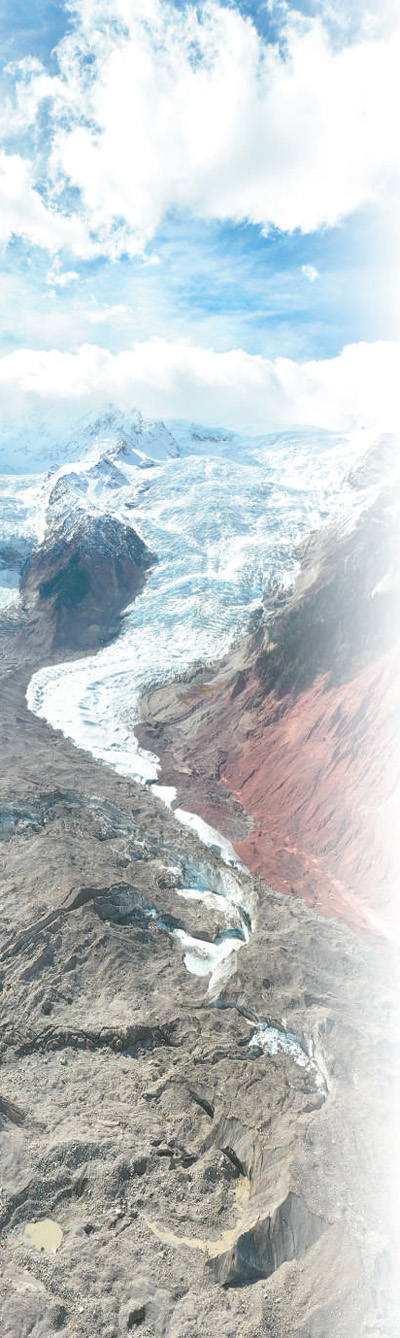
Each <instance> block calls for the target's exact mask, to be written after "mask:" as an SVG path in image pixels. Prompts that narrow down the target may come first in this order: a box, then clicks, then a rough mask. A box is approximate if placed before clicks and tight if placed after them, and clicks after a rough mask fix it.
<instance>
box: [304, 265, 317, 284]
mask: <svg viewBox="0 0 400 1338" xmlns="http://www.w3.org/2000/svg"><path fill="white" fill-rule="evenodd" d="M301 269H302V274H304V276H305V278H306V279H309V280H310V283H314V282H315V279H318V278H319V273H318V270H317V269H316V268H315V265H302V266H301Z"/></svg>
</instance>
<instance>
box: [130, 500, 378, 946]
mask: <svg viewBox="0 0 400 1338" xmlns="http://www.w3.org/2000/svg"><path fill="white" fill-rule="evenodd" d="M398 515H399V503H398V496H397V497H396V495H395V493H394V492H393V491H392V492H391V493H390V494H389V492H388V491H386V492H385V491H382V492H381V493H380V495H379V497H378V498H376V497H375V499H374V501H373V502H372V504H371V505H370V506H369V507H367V508H364V511H363V512H362V514H361V515H360V516H359V518H358V519H357V520H355V521H354V522H353V523H352V524H351V525H348V524H347V525H346V526H344V525H343V526H342V525H338V526H336V527H335V528H332V529H331V530H330V531H327V532H325V534H324V535H323V537H322V538H320V537H318V536H316V537H315V538H312V539H311V540H310V541H309V543H308V544H307V545H306V547H305V548H304V550H303V553H302V568H301V573H300V577H299V580H298V583H297V586H296V588H295V591H294V593H293V594H292V595H291V596H290V598H289V599H288V600H286V602H285V603H284V605H283V607H282V603H281V604H280V607H279V611H278V612H277V613H276V614H275V617H273V618H272V620H271V621H270V623H269V625H268V628H267V630H265V626H263V624H262V623H261V624H260V627H259V629H258V631H257V632H256V633H255V634H253V636H252V637H251V638H249V639H248V642H247V646H244V647H242V648H239V651H237V652H236V653H234V654H233V655H232V656H231V657H230V658H228V659H227V660H226V661H225V662H224V664H223V665H222V666H219V667H218V670H217V671H216V672H215V673H214V674H212V673H211V674H210V675H209V676H208V678H207V681H204V677H203V679H202V680H200V676H199V675H197V677H194V678H192V679H191V680H190V683H188V682H186V683H184V684H182V683H181V684H180V685H179V686H178V688H177V689H176V690H175V694H173V693H171V689H170V688H168V687H167V688H164V689H160V690H159V691H158V692H157V691H153V692H151V693H149V694H148V695H147V697H146V699H145V701H144V718H145V720H146V721H147V722H148V723H149V724H150V725H151V731H150V733H142V735H141V737H142V739H144V738H146V737H147V738H149V739H151V746H152V748H153V749H155V750H156V751H157V752H158V753H159V754H160V756H161V759H162V763H163V776H165V778H166V779H168V782H169V783H175V784H177V785H178V789H179V788H180V786H181V785H182V780H183V773H184V772H186V773H188V774H186V775H185V777H184V785H185V790H186V792H187V789H188V783H189V792H190V790H191V793H192V806H193V807H194V808H195V809H196V811H197V812H201V813H202V815H203V816H204V817H205V818H206V820H207V821H208V822H211V823H212V824H214V825H215V826H216V827H218V828H220V829H221V830H226V831H227V833H228V834H229V835H230V837H231V839H232V837H233V839H234V841H235V835H236V842H235V848H236V850H237V852H238V854H239V855H240V856H241V858H242V859H243V861H244V863H245V864H246V865H248V867H249V868H250V869H251V870H252V872H253V873H257V874H259V875H262V876H263V877H264V878H265V879H266V880H267V881H268V882H270V883H272V885H273V886H274V887H276V888H278V889H279V890H281V891H285V892H287V893H289V894H291V895H295V896H301V897H302V898H303V899H304V900H305V901H306V902H307V904H308V905H309V906H312V907H314V908H315V910H316V911H317V912H318V913H319V914H321V915H324V916H334V917H335V918H337V919H340V920H342V921H343V922H344V923H346V924H348V925H349V926H350V927H352V928H354V929H356V930H358V931H360V932H364V933H367V934H372V935H376V934H380V933H382V934H384V935H386V936H388V937H389V938H392V937H393V935H395V937H396V939H397V937H398V933H399V928H398V912H397V886H398V873H399V863H400V861H399V857H398V851H397V847H398V840H397V826H398V814H399V798H398V781H399V763H398V758H399V746H398V745H399V732H400V686H399V684H400V675H399V659H400V653H399V640H400V637H399V632H400V627H399V616H398V608H399V569H398V552H397V533H398ZM207 776H211V777H213V778H214V784H213V787H212V789H211V791H210V787H208V799H207V800H205V790H206V783H207ZM221 786H222V787H224V788H225V790H228V791H229V794H230V796H231V799H230V805H229V807H227V802H226V800H224V799H223V798H222V797H221V798H220V797H219V796H220V792H221ZM210 793H211V796H212V798H211V802H210ZM396 796H397V797H396ZM234 800H236V801H238V804H239V805H240V806H241V807H242V811H243V810H244V811H245V813H246V814H248V815H251V818H252V820H253V821H252V824H251V830H248V832H247V834H245V835H243V830H239V829H238V826H237V825H236V824H237V819H236V813H235V808H234ZM190 806H191V805H190V803H188V802H187V793H186V802H185V807H190ZM237 811H240V810H239V809H238V810H237ZM235 826H236V831H235Z"/></svg>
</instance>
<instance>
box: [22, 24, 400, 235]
mask: <svg viewBox="0 0 400 1338" xmlns="http://www.w3.org/2000/svg"><path fill="white" fill-rule="evenodd" d="M70 8H71V9H72V11H73V14H74V17H75V27H74V29H73V32H72V34H71V35H70V36H69V37H67V38H66V39H64V42H63V43H61V44H60V47H59V61H60V70H59V73H58V74H57V76H55V77H54V80H52V79H51V77H50V76H48V75H46V76H44V74H43V72H41V73H39V72H38V70H37V69H36V67H35V68H34V69H33V70H29V69H28V70H27V71H26V72H25V93H24V96H23V95H22V92H21V90H20V94H19V107H20V114H22V113H21V108H22V109H23V107H24V106H26V107H27V108H28V112H27V115H28V114H29V116H30V117H31V115H32V112H31V107H32V105H34V106H35V107H36V108H37V107H38V106H39V104H40V101H41V98H42V97H43V98H44V97H45V98H46V99H47V100H48V99H49V98H50V100H51V99H52V118H53V119H52V137H51V160H50V176H51V178H52V181H53V186H54V189H55V190H57V191H58V192H61V195H60V198H62V189H63V186H64V185H65V183H67V184H68V186H71V185H72V186H73V187H74V188H75V189H76V190H77V191H78V192H79V195H80V200H81V207H82V211H83V218H84V220H85V225H86V229H87V230H91V231H93V232H94V233H95V234H96V235H97V236H98V237H99V238H100V239H101V244H102V246H103V248H104V250H107V251H108V253H109V254H111V255H113V254H118V253H120V252H121V251H122V250H124V249H125V250H127V251H128V252H130V253H131V254H134V253H135V252H136V253H137V252H139V251H140V250H143V248H144V247H145V246H146V243H147V242H148V240H149V239H150V238H151V237H152V236H153V235H154V233H155V231H156V230H157V227H158V226H159V224H160V222H161V221H162V219H163V217H164V216H165V214H166V213H167V212H168V211H169V210H171V209H178V210H179V209H184V210H188V211H190V212H192V213H195V214H197V215H200V216H201V217H204V218H216V219H233V220H250V221H251V222H253V223H256V224H259V225H260V226H261V227H262V228H264V229H267V228H268V227H269V226H270V225H274V226H276V227H278V228H280V229H283V230H287V231H291V230H294V229H296V228H300V229H302V230H303V231H312V230H315V229H317V228H319V227H321V226H323V225H326V224H328V225H333V224H336V223H337V222H338V220H340V219H341V218H343V217H345V216H346V215H348V214H349V213H351V212H352V211H353V210H355V209H357V208H358V207H359V206H360V205H362V204H363V203H364V202H366V201H370V200H373V199H375V198H377V197H378V196H379V195H380V194H382V192H383V193H384V192H385V190H389V189H390V182H391V181H392V179H393V175H394V174H398V169H399V147H398V130H397V127H398V124H399V121H400V81H399V79H398V69H399V64H400V32H399V29H397V31H395V32H393V31H392V32H391V33H390V34H389V35H386V36H381V37H380V38H379V37H375V38H372V39H371V38H364V39H362V38H361V39H359V40H357V41H354V42H352V43H348V44H347V45H346V46H344V47H341V48H340V47H338V46H337V45H332V42H331V39H330V37H329V34H328V30H327V29H326V28H324V26H323V23H322V22H321V21H320V20H319V19H316V18H314V19H309V20H305V19H304V18H303V19H302V20H301V19H300V18H299V16H298V15H297V19H295V18H294V16H293V11H290V10H288V17H287V18H286V20H285V22H286V27H285V31H284V37H285V54H284V55H283V54H282V51H280V50H279V49H278V47H277V46H273V45H271V44H268V43H267V42H266V41H265V40H264V39H263V38H262V37H261V36H260V34H259V33H258V32H257V30H256V28H255V27H254V25H253V24H252V23H251V21H250V20H249V19H245V18H244V17H243V15H241V14H240V12H239V10H238V9H235V8H233V7H231V6H229V7H226V6H225V5H221V4H218V3H214V0H209V3H206V4H205V5H204V6H203V7H202V8H201V9H200V10H198V9H196V8H194V7H191V6H188V7H186V8H185V9H183V10H182V9H181V10H177V9H176V8H175V7H174V6H173V5H171V4H169V3H167V0H146V2H144V0H113V4H111V3H110V0H75V3H74V4H73V5H70ZM88 57H90V60H89V61H88ZM23 73H24V72H23ZM29 91H30V92H31V98H32V101H31V100H30V97H29ZM48 105H49V103H48ZM54 199H56V196H54ZM64 222H65V220H64ZM44 232H45V230H44ZM44 244H45V243H44ZM71 245H72V239H71Z"/></svg>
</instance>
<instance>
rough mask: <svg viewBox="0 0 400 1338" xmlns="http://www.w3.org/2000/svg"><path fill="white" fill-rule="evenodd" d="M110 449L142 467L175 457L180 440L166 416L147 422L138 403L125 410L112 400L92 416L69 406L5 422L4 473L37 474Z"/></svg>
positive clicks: (0, 462)
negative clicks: (137, 405)
mask: <svg viewBox="0 0 400 1338" xmlns="http://www.w3.org/2000/svg"><path fill="white" fill-rule="evenodd" d="M105 452H107V453H108V454H109V455H111V457H112V458H117V457H118V456H122V457H123V458H124V459H125V460H126V461H127V462H128V463H130V464H131V465H137V466H139V467H141V468H147V467H149V466H151V465H152V464H153V463H154V462H155V461H157V462H160V461H164V460H167V459H169V458H172V459H173V458H175V457H176V456H177V455H178V454H179V445H178V442H177V441H175V438H174V437H173V435H172V432H170V431H169V429H168V428H167V427H166V426H165V423H163V422H162V421H160V420H159V421H155V422H145V421H144V419H143V418H142V415H141V414H140V413H139V411H138V410H137V409H134V410H132V411H131V412H130V413H123V412H122V411H120V410H118V409H115V408H114V407H113V406H112V405H107V406H106V407H105V408H104V410H103V411H102V413H100V414H99V415H98V416H97V417H95V418H93V416H92V415H91V414H85V415H83V416H82V415H81V414H80V413H79V411H78V410H76V411H75V412H74V409H73V407H70V408H69V411H68V414H67V415H66V414H65V412H64V413H63V415H62V417H61V416H60V414H59V413H58V414H57V415H56V414H54V413H53V416H47V417H46V418H41V417H40V416H39V415H33V416H32V417H30V418H29V419H28V420H27V421H26V422H24V423H23V424H21V422H19V421H18V420H16V421H10V422H9V423H7V422H5V421H4V422H3V424H2V428H1V439H0V474H37V473H43V472H44V471H45V470H48V469H50V468H51V467H52V466H57V465H60V464H66V463H67V462H69V461H72V460H75V461H76V460H82V459H87V458H89V457H92V458H93V461H95V460H96V458H98V457H99V455H103V454H104V453H105Z"/></svg>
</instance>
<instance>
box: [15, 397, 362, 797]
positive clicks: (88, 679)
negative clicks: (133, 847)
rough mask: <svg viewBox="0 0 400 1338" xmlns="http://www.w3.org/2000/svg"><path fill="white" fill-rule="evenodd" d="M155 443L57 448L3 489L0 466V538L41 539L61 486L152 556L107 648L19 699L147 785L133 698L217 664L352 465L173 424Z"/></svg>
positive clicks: (340, 447)
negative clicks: (0, 527) (58, 482)
mask: <svg viewBox="0 0 400 1338" xmlns="http://www.w3.org/2000/svg"><path fill="white" fill-rule="evenodd" d="M146 433H147V435H146ZM159 434H160V448H159V450H158V453H157V441H158V438H157V425H152V428H151V431H150V432H149V431H147V429H146V432H144V430H143V427H141V429H140V436H139V437H138V438H137V439H136V438H135V442H136V446H135V449H133V445H134V442H133V438H132V441H131V443H130V448H129V449H128V450H124V449H123V450H122V451H121V450H120V449H118V448H116V437H117V433H116V429H115V424H114V426H113V435H112V437H111V439H110V440H109V439H108V438H107V433H106V429H105V431H104V433H103V436H102V433H101V431H100V432H99V434H98V436H97V437H96V436H93V434H91V435H90V436H89V438H87V440H85V445H84V449H83V450H81V456H80V455H79V446H78V445H77V446H76V447H75V451H74V448H73V447H71V444H70V445H69V447H68V449H66V451H65V458H66V459H67V461H68V463H67V464H66V465H64V466H61V465H60V455H59V451H58V452H57V453H56V455H55V464H54V466H53V469H52V473H51V478H50V479H49V481H48V483H46V481H45V479H44V478H43V476H42V477H40V476H38V475H36V478H35V480H33V479H32V478H31V477H30V478H26V479H24V478H23V477H21V475H20V476H19V477H18V478H15V479H14V480H13V478H12V476H11V474H10V465H8V471H9V472H8V475H7V479H6V480H5V482H6V500H5V508H4V513H5V514H4V516H3V523H4V525H5V526H6V525H7V526H8V530H7V532H8V533H9V534H10V533H11V531H12V530H13V527H14V533H15V534H17V533H19V534H21V533H22V531H23V530H24V527H25V528H26V527H27V529H26V532H27V533H28V530H29V533H32V534H34V533H36V534H37V535H38V536H39V537H40V531H41V526H42V525H43V496H44V494H45V493H46V489H47V492H49V491H50V488H51V487H53V486H54V481H55V479H57V478H58V477H60V474H65V475H68V478H69V483H70V487H71V488H72V489H73V490H75V491H76V496H77V501H78V500H79V501H82V498H83V499H84V501H85V504H86V505H87V506H88V508H89V509H90V510H91V511H93V509H95V510H100V511H102V512H107V513H108V514H111V515H115V516H117V517H118V518H120V519H122V520H123V521H125V522H126V523H128V524H130V525H132V526H133V527H134V529H136V530H137V531H138V532H139V534H140V535H141V536H142V538H143V539H144V540H145V541H146V543H147V544H148V546H149V548H150V549H151V550H152V552H154V553H156V554H157V557H158V563H157V565H156V566H155V567H154V568H153V569H152V571H151V573H150V575H149V576H148V578H147V580H146V584H145V587H144V589H143V591H142V593H141V594H140V596H139V598H138V599H137V600H136V601H135V603H134V604H133V605H132V607H131V608H129V610H128V611H127V613H126V616H125V618H124V622H123V627H122V630H121V633H120V635H119V637H118V640H117V641H116V642H114V643H113V644H112V645H109V646H107V647H106V648H104V650H101V651H99V652H98V653H97V654H95V655H91V656H88V657H86V658H85V659H82V660H78V661H77V660H75V661H73V662H69V663H65V664H61V665H59V666H58V667H54V666H53V667H51V668H43V669H41V670H40V671H39V672H38V673H37V674H35V676H34V678H33V679H32V681H31V683H30V686H29V690H28V704H29V706H30V708H31V710H33V711H35V712H36V713H37V714H39V715H41V716H43V717H44V718H45V719H46V720H48V721H49V722H50V723H51V724H52V725H53V726H54V727H55V728H58V729H62V730H63V731H64V733H65V734H66V735H67V736H68V737H69V738H70V739H72V740H73V741H74V742H75V743H76V744H78V745H79V746H80V747H83V748H85V749H88V750H89V751H90V752H91V753H93V754H94V756H95V757H97V758H98V759H100V760H102V761H104V762H107V763H108V764H109V765H111V766H113V767H115V768H116V769H117V770H118V771H119V772H121V773H122V774H126V775H130V776H135V777H138V778H142V779H147V780H152V779H153V780H154V779H155V778H156V777H157V774H158V766H157V759H156V757H154V756H152V755H151V754H149V753H146V754H144V753H143V752H142V751H141V750H140V749H139V748H138V745H137V743H136V739H135V734H134V725H135V722H136V721H137V719H138V702H139V697H140V693H141V691H142V689H143V687H144V686H145V685H148V684H149V683H150V682H151V681H154V680H159V679H164V680H165V679H166V678H168V677H169V676H171V675H175V674H176V673H178V672H180V671H182V670H184V669H185V668H187V667H188V666H189V665H191V664H193V663H195V662H196V661H202V662H205V663H207V662H210V661H211V660H214V659H216V658H218V657H220V656H222V655H223V654H224V652H226V651H227V650H228V648H229V647H230V646H231V644H232V643H233V641H234V640H236V639H237V637H238V636H239V635H240V634H241V633H242V632H243V631H244V630H245V629H246V626H247V625H248V622H249V617H250V616H251V614H252V612H254V611H255V610H256V609H257V608H259V607H260V604H261V601H262V599H263V597H264V601H265V602H266V604H267V607H268V590H269V587H271V586H272V587H273V586H274V585H281V584H286V585H290V583H291V582H292V581H293V578H294V575H295V572H296V570H297V562H296V557H295V553H294V549H295V546H296V544H297V543H298V542H299V541H300V540H301V539H302V538H304V537H305V535H306V534H307V533H308V532H309V531H310V530H311V529H313V528H314V527H316V526H318V525H320V524H321V523H323V522H324V521H326V520H327V519H328V518H329V516H330V515H331V514H332V512H333V511H334V510H335V509H336V508H337V506H338V503H339V500H340V488H341V484H342V482H343V478H344V475H345V474H346V471H347V470H348V468H349V467H350V465H351V464H352V463H353V461H354V458H355V456H356V455H357V454H359V451H360V443H359V442H358V441H352V440H351V439H349V438H347V437H344V436H342V437H339V436H337V435H331V434H327V433H320V432H316V431H311V432H305V431H299V432H294V431H291V432H280V433H276V434H273V435H270V436H266V437H263V438H257V439H255V438H250V439H247V440H246V439H244V438H240V437H238V436H236V435H234V434H227V435H226V436H224V435H223V434H222V433H221V432H217V433H215V434H210V432H209V431H207V430H202V429H200V430H199V429H195V428H192V427H191V426H190V425H188V424H182V423H179V424H177V423H174V424H169V427H168V430H166V429H165V427H164V425H160V426H159ZM138 444H139V446H140V447H141V449H142V450H143V449H144V446H146V448H147V449H149V450H150V449H151V454H152V457H153V460H155V463H153V464H152V463H151V462H150V461H149V460H148V459H147V458H146V455H144V456H143V458H140V464H139V465H138V463H137V462H138V452H137V446H138ZM35 449H36V460H35V467H36V469H37V468H38V464H37V453H38V450H37V446H36V448H35ZM46 449H47V448H46ZM178 451H179V455H178V454H177V452H178ZM110 461H111V463H110ZM48 462H49V454H48V450H47V455H46V466H47V467H48ZM13 512H14V514H12V513H13ZM29 527H30V529H29ZM0 538H1V534H0Z"/></svg>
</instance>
